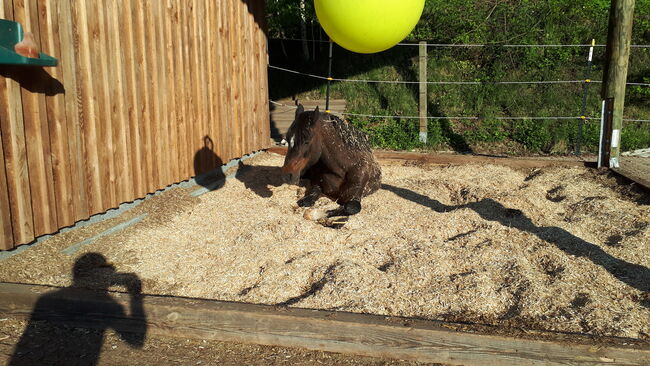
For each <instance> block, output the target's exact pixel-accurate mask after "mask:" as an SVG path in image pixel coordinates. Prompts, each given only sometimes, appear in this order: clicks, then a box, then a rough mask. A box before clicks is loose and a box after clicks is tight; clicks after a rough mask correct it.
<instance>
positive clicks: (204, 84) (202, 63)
mask: <svg viewBox="0 0 650 366" xmlns="http://www.w3.org/2000/svg"><path fill="white" fill-rule="evenodd" d="M206 16H207V2H205V1H200V0H199V3H198V7H197V19H198V48H199V52H198V57H199V66H198V67H199V73H200V75H201V80H199V84H200V86H201V87H200V95H199V100H200V101H199V104H198V108H199V114H200V115H201V117H200V118H201V119H202V120H203V121H204V122H203V124H204V126H205V128H204V131H203V133H204V136H201V141H202V142H204V139H203V138H204V137H205V136H208V137H209V138H210V139H212V141H214V136H213V133H212V127H211V126H212V123H213V122H214V121H213V120H212V119H211V118H210V112H209V108H210V102H209V97H208V96H209V95H210V90H209V88H210V85H209V80H208V79H207V70H208V69H209V67H210V65H209V62H210V61H209V59H208V56H209V53H210V52H212V50H210V49H209V46H208V43H207V39H208V34H209V32H210V29H208V26H207V22H206ZM204 145H205V144H202V147H203V146H204ZM205 164H206V167H207V170H210V169H214V168H215V161H214V159H212V158H211V157H210V156H207V155H206V162H205Z"/></svg>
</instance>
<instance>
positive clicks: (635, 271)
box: [382, 184, 650, 307]
mask: <svg viewBox="0 0 650 366" xmlns="http://www.w3.org/2000/svg"><path fill="white" fill-rule="evenodd" d="M382 189H385V190H387V191H390V192H393V193H394V194H396V195H397V196H399V197H402V198H404V199H407V200H409V201H411V202H414V203H417V204H420V205H423V206H425V207H428V208H430V209H432V210H434V211H436V212H440V213H443V212H449V211H453V210H457V209H462V208H469V209H471V210H473V211H474V212H476V213H477V214H479V216H481V218H483V220H486V221H496V222H498V223H500V224H501V225H504V226H508V227H512V228H515V229H518V230H521V231H525V232H528V233H531V234H533V235H535V236H537V237H538V238H539V239H541V240H543V241H545V242H547V243H549V244H553V245H555V246H556V247H557V248H559V249H560V250H562V251H564V252H565V253H567V254H570V255H574V256H576V257H585V258H587V259H589V260H590V261H591V262H592V263H594V264H596V265H599V266H601V267H603V268H604V269H605V270H607V271H608V272H609V273H610V274H612V276H614V277H615V278H616V279H618V280H619V281H621V282H623V283H625V284H627V285H628V286H630V287H633V288H635V289H637V290H639V291H643V292H646V293H647V292H650V269H648V268H647V267H644V266H641V265H638V264H634V263H629V262H626V261H624V260H622V259H618V258H616V257H613V256H612V255H610V254H609V253H607V252H605V251H604V250H603V249H601V248H600V247H599V246H597V245H595V244H592V243H589V242H588V241H586V240H584V239H581V238H579V237H577V236H575V235H573V234H571V233H570V232H568V231H566V230H564V229H562V228H559V227H547V226H537V225H535V224H534V223H533V222H532V220H531V219H530V218H528V217H527V216H525V215H524V213H523V212H521V211H520V210H517V209H511V208H506V207H505V206H503V205H502V204H501V203H499V202H497V201H495V200H493V199H489V198H486V199H483V200H481V201H479V202H472V203H468V204H464V205H458V206H449V205H445V204H443V203H441V202H439V201H437V200H434V199H431V198H429V197H427V196H425V195H422V194H419V193H416V192H413V191H411V190H409V189H405V188H400V187H395V186H392V185H389V184H382ZM640 304H641V305H643V306H645V307H650V306H649V305H650V304H649V303H648V302H647V301H642V302H640Z"/></svg>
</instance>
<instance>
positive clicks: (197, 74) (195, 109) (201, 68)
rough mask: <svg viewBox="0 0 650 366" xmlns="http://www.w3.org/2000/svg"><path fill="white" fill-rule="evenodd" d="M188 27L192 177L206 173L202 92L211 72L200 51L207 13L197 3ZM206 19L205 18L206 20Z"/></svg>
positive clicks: (190, 7) (192, 3) (190, 12)
mask: <svg viewBox="0 0 650 366" xmlns="http://www.w3.org/2000/svg"><path fill="white" fill-rule="evenodd" d="M187 6H188V15H187V20H188V26H189V44H188V46H189V55H190V64H189V68H190V73H189V79H188V81H189V85H190V86H191V89H192V90H191V95H192V108H191V115H190V118H191V119H190V125H191V126H192V128H191V131H190V133H189V151H190V154H191V156H190V158H191V159H192V161H191V163H190V164H191V168H192V169H191V171H190V176H196V175H198V174H200V173H203V172H205V171H206V163H207V161H206V160H207V159H206V157H205V156H204V155H203V154H200V153H199V151H200V149H201V147H202V146H201V145H202V144H201V143H200V141H201V136H200V135H201V134H202V133H204V131H205V127H204V126H205V122H206V119H207V118H208V116H207V115H206V114H205V110H204V107H206V106H205V103H204V102H205V101H204V99H203V94H202V91H203V90H204V88H203V86H204V85H205V84H207V83H209V80H210V78H211V77H212V75H210V72H209V71H207V70H206V67H205V66H206V64H205V60H204V59H202V58H201V52H200V50H201V49H203V47H202V45H203V40H202V39H201V36H200V34H199V31H198V23H199V21H198V19H199V18H204V17H205V16H206V14H205V13H202V12H200V10H199V8H198V7H197V1H196V0H191V1H189V2H188V5H187ZM204 19H205V18H204Z"/></svg>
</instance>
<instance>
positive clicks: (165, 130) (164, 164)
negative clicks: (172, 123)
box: [153, 1, 174, 188]
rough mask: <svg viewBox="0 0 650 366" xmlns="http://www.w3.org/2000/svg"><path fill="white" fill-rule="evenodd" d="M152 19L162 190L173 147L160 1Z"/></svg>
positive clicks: (167, 181)
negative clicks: (170, 136) (154, 35)
mask: <svg viewBox="0 0 650 366" xmlns="http://www.w3.org/2000/svg"><path fill="white" fill-rule="evenodd" d="M153 14H154V18H155V19H156V27H157V33H156V38H157V39H156V42H157V44H158V48H157V52H156V53H157V54H156V58H157V59H158V62H159V67H158V75H157V78H158V80H159V82H160V89H158V90H157V92H158V99H159V101H160V103H161V106H160V109H161V113H160V119H159V120H158V121H156V128H157V129H158V140H157V141H156V147H157V149H156V150H157V151H158V159H157V162H156V163H157V164H156V166H157V168H158V170H159V171H160V178H161V179H160V184H159V187H158V188H163V187H165V186H167V185H168V184H169V183H170V182H171V180H172V179H171V174H170V173H171V171H172V168H171V167H170V166H169V165H170V164H173V163H174V161H173V160H172V155H173V154H172V153H173V151H174V150H173V146H171V141H170V140H169V113H170V108H173V107H172V106H170V105H169V101H168V100H167V99H166V97H167V96H168V95H169V94H170V92H169V89H168V85H167V64H168V61H167V55H168V53H169V52H170V51H169V49H168V48H167V41H166V40H167V37H166V36H165V35H166V32H165V25H166V24H167V17H166V16H165V3H164V2H162V1H156V2H154V13H153Z"/></svg>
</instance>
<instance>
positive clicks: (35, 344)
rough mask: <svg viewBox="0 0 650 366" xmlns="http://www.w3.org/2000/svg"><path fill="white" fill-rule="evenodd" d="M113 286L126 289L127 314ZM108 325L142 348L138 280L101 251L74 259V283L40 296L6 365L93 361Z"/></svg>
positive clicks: (142, 316) (142, 319)
mask: <svg viewBox="0 0 650 366" xmlns="http://www.w3.org/2000/svg"><path fill="white" fill-rule="evenodd" d="M111 286H122V287H125V288H126V289H127V290H128V293H129V295H130V309H129V315H128V317H127V315H126V313H125V309H124V308H123V307H122V306H121V305H120V304H119V303H118V302H117V301H116V300H115V299H114V298H113V297H111V296H110V295H109V293H108V289H109V287H111ZM89 288H90V289H93V290H94V291H92V292H91V291H89V290H87V289H89ZM84 289H86V290H84ZM66 322H70V324H74V326H75V327H79V328H73V327H72V326H71V325H66V324H65V323H66ZM118 322H119V324H120V326H119V327H116V324H118ZM82 328H83V329H82ZM86 328H89V329H86ZM108 328H113V329H115V330H116V332H117V333H118V335H119V337H120V338H121V339H122V340H124V341H125V342H126V343H127V344H129V345H130V346H132V347H136V348H142V346H143V345H144V340H145V336H146V330H147V325H146V317H145V313H144V308H143V305H142V293H141V282H140V279H139V278H138V276H136V275H135V274H133V273H118V272H116V271H115V268H114V267H113V266H112V265H111V264H109V263H107V262H106V258H104V256H102V255H101V254H97V253H89V254H85V255H83V256H82V257H80V258H79V259H78V260H77V261H76V262H75V265H74V268H73V284H72V286H70V287H66V288H63V289H60V290H56V291H52V292H49V293H46V294H44V295H42V296H41V297H40V298H39V299H38V301H37V302H36V305H35V306H34V309H33V310H32V314H31V317H30V319H29V324H28V325H27V328H26V329H25V331H24V333H23V334H22V336H21V338H20V340H19V341H18V343H17V344H16V347H15V349H14V353H13V355H12V356H11V360H10V361H9V365H11V366H17V365H95V364H97V361H98V360H99V355H100V351H101V348H102V344H103V343H104V333H105V331H106V330H107V329H108ZM125 328H128V329H129V332H126V331H124V330H123V329H125Z"/></svg>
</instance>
